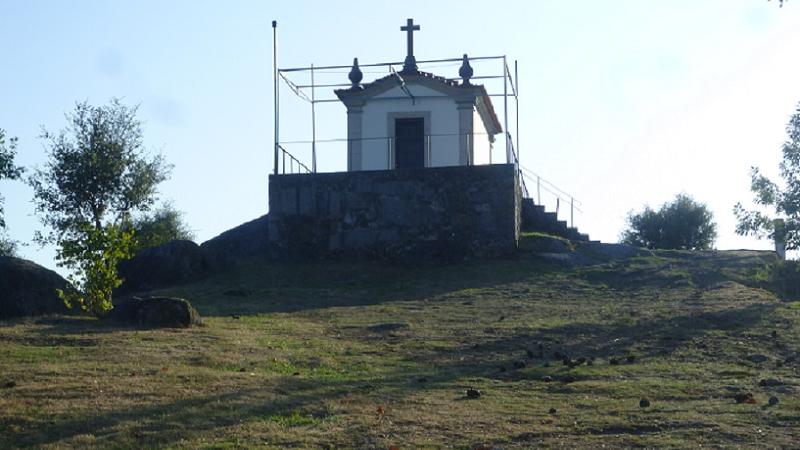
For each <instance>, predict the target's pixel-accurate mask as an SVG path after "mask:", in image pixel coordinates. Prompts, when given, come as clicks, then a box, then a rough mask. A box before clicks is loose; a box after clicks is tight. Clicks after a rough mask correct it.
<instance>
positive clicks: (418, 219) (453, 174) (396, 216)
mask: <svg viewBox="0 0 800 450" xmlns="http://www.w3.org/2000/svg"><path fill="white" fill-rule="evenodd" d="M269 192H270V196H269V235H270V236H269V238H270V243H271V244H272V246H273V248H274V249H277V250H278V252H279V253H283V254H290V255H291V254H294V255H303V256H315V255H325V254H357V255H365V254H366V255H374V256H378V257H380V256H392V255H419V254H421V255H425V256H431V257H456V258H457V257H460V256H466V255H478V256H483V255H485V256H490V255H499V254H506V253H511V252H513V251H514V250H515V249H516V247H517V242H518V237H519V214H520V213H519V211H520V192H519V183H518V180H517V171H516V170H515V168H514V166H513V165H509V164H496V165H487V166H464V167H442V168H426V169H408V170H382V171H361V172H340V173H319V174H293V175H272V176H270V178H269Z"/></svg>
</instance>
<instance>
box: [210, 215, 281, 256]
mask: <svg viewBox="0 0 800 450" xmlns="http://www.w3.org/2000/svg"><path fill="white" fill-rule="evenodd" d="M200 250H201V251H202V253H203V256H204V257H205V260H206V263H208V265H209V266H210V268H212V269H214V270H220V269H228V268H231V267H235V266H237V265H239V264H241V263H242V262H244V261H247V260H252V259H254V258H266V257H268V256H269V254H270V244H269V214H265V215H263V216H261V217H259V218H257V219H254V220H251V221H250V222H246V223H243V224H241V225H239V226H237V227H234V228H231V229H230V230H228V231H225V232H224V233H222V234H220V235H219V236H217V237H215V238H213V239H209V240H208V241H206V242H203V243H202V244H201V245H200Z"/></svg>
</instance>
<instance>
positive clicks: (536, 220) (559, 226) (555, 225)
mask: <svg viewBox="0 0 800 450" xmlns="http://www.w3.org/2000/svg"><path fill="white" fill-rule="evenodd" d="M521 206H522V211H521V214H522V217H521V219H522V223H521V226H522V230H523V231H541V232H544V233H549V234H553V235H556V236H561V237H564V238H567V239H570V240H573V241H583V242H588V241H589V236H588V235H587V234H582V233H581V232H580V231H578V229H577V228H574V227H570V226H569V224H568V223H567V221H566V220H559V219H558V213H555V212H548V211H546V210H545V207H544V205H537V204H535V203H534V202H533V199H530V198H523V199H522V205H521Z"/></svg>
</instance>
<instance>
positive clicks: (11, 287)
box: [0, 256, 69, 319]
mask: <svg viewBox="0 0 800 450" xmlns="http://www.w3.org/2000/svg"><path fill="white" fill-rule="evenodd" d="M66 286H67V281H66V280H65V279H64V278H62V277H61V275H59V274H57V273H55V272H53V271H52V270H49V269H45V268H44V267H42V266H40V265H38V264H36V263H34V262H33V261H28V260H26V259H21V258H15V257H12V256H0V319H8V318H11V317H20V316H35V315H42V314H62V313H66V312H68V311H69V310H68V309H67V307H66V306H64V302H63V301H62V300H61V299H60V298H58V295H57V294H56V289H64V288H65V287H66Z"/></svg>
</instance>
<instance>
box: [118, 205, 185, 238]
mask: <svg viewBox="0 0 800 450" xmlns="http://www.w3.org/2000/svg"><path fill="white" fill-rule="evenodd" d="M128 228H130V229H132V230H133V231H134V234H135V236H136V248H137V250H138V249H143V248H148V247H156V246H159V245H161V244H165V243H167V242H169V241H173V240H176V239H182V240H189V241H191V240H193V239H194V233H193V232H192V230H191V229H190V228H189V226H188V225H187V224H186V223H185V222H184V221H183V213H182V212H181V211H178V210H177V209H176V208H175V206H174V205H173V204H172V203H169V202H168V203H165V204H163V205H162V206H160V207H159V208H157V209H155V210H153V211H152V212H150V213H145V214H143V215H141V216H139V217H137V218H135V219H134V220H133V223H131V224H130V225H129V226H128Z"/></svg>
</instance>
